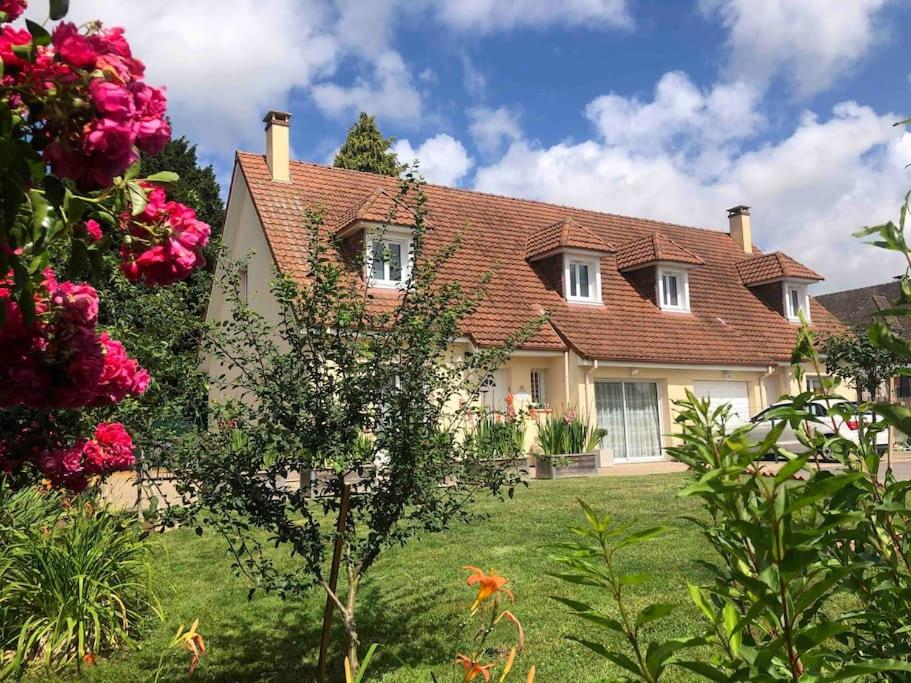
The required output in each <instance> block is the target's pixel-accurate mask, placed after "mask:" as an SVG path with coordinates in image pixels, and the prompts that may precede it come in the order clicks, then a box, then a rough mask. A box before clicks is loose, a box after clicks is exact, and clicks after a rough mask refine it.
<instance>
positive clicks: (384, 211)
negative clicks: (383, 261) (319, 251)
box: [334, 187, 414, 232]
mask: <svg viewBox="0 0 911 683" xmlns="http://www.w3.org/2000/svg"><path fill="white" fill-rule="evenodd" d="M409 199H411V198H410V197H408V196H402V194H401V193H400V192H398V190H397V189H396V188H392V189H390V188H385V187H378V188H377V189H376V190H375V191H374V192H371V193H370V194H369V195H368V196H367V198H366V199H365V200H364V201H362V202H360V203H359V204H356V205H355V206H353V207H351V210H350V211H347V212H345V214H344V215H343V216H342V218H341V220H339V221H338V224H337V225H336V226H335V230H334V231H335V232H342V231H344V230H345V228H347V227H349V226H351V225H352V224H354V223H357V222H358V221H372V222H376V223H387V222H388V223H395V224H398V225H410V224H411V223H412V221H413V220H414V202H413V201H409Z"/></svg>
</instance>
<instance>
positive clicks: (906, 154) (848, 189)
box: [474, 77, 911, 291]
mask: <svg viewBox="0 0 911 683" xmlns="http://www.w3.org/2000/svg"><path fill="white" fill-rule="evenodd" d="M665 78H667V77H665ZM662 80H665V79H662ZM660 90H661V89H660V88H658V89H656V97H655V100H654V101H653V102H649V103H643V102H640V101H638V100H628V101H626V102H625V103H624V102H620V101H619V100H611V104H610V106H609V107H607V108H606V109H605V107H604V106H603V105H604V101H603V100H601V102H600V105H598V106H596V105H595V103H596V102H598V100H595V101H594V102H592V104H590V105H589V107H588V108H587V110H586V111H587V113H588V115H589V116H590V117H593V119H594V120H595V121H596V122H597V128H598V131H599V136H598V137H597V138H596V139H591V140H585V141H581V142H577V143H567V142H564V143H559V144H556V145H553V146H550V147H542V146H539V145H535V144H532V143H530V142H528V141H526V140H524V139H520V140H518V141H516V142H514V143H513V144H512V145H511V146H510V147H509V149H508V151H507V152H506V154H505V155H504V156H503V157H502V158H501V159H499V160H498V161H496V162H494V163H492V164H489V165H487V166H483V167H481V168H479V169H478V171H477V173H476V175H475V180H474V185H475V187H476V188H477V189H479V190H484V191H489V192H497V193H502V194H508V195H514V196H523V197H530V198H534V199H540V200H543V201H549V202H555V203H561V204H569V205H572V206H579V207H585V208H591V209H597V210H602V211H608V212H612V213H618V214H625V215H632V216H643V217H649V218H656V219H660V220H667V221H671V222H676V223H684V224H690V225H697V226H706V227H713V228H717V229H722V230H725V229H727V220H726V218H725V213H724V210H725V209H726V208H727V207H729V206H733V205H735V204H741V203H743V204H749V205H751V206H752V207H753V225H754V227H753V238H754V241H755V242H756V243H757V244H758V245H759V246H760V247H761V248H763V249H766V250H774V249H782V250H784V251H787V252H788V253H790V254H791V255H793V256H794V257H795V258H797V259H798V260H801V261H802V262H804V263H806V264H807V265H809V266H811V267H812V268H814V269H816V270H818V271H819V272H820V273H822V274H823V275H826V276H827V282H826V283H825V284H824V285H823V286H822V287H821V290H820V291H823V290H832V289H840V288H845V287H850V286H855V285H856V286H860V285H864V284H870V283H873V282H877V281H882V280H885V279H888V278H889V277H890V276H891V275H893V274H895V273H897V272H898V271H899V270H900V268H901V260H900V259H899V258H896V257H892V256H890V255H888V254H885V253H884V252H882V250H878V249H875V248H873V247H867V246H862V245H861V244H860V243H859V242H858V241H857V240H856V239H854V238H853V237H852V236H851V234H852V232H854V231H855V230H857V229H858V228H859V227H861V226H863V225H868V224H874V223H878V222H881V221H883V220H886V219H889V218H891V217H893V216H895V214H896V213H897V207H898V204H899V202H900V200H901V197H902V195H903V193H904V191H905V190H906V189H907V187H908V185H909V182H911V174H909V172H908V171H907V170H906V169H905V168H904V166H905V164H906V163H908V162H911V134H909V133H904V132H902V131H900V130H898V129H896V128H894V127H893V126H892V123H893V122H894V121H895V120H896V118H897V115H894V114H877V113H876V112H874V111H873V110H872V109H870V108H869V107H864V106H860V105H858V104H856V103H854V102H844V103H841V104H839V105H837V106H836V107H835V108H834V109H833V110H832V111H831V112H830V113H829V114H828V115H827V116H826V117H824V118H819V117H817V116H815V115H813V114H812V113H809V112H807V113H805V114H804V115H803V117H802V118H801V120H800V121H799V123H798V124H797V125H796V126H795V128H794V129H793V130H792V131H791V133H790V135H787V136H786V137H785V138H784V139H782V140H780V141H778V142H770V143H767V144H764V145H761V146H759V147H758V148H756V149H752V150H746V151H745V150H744V149H743V148H742V146H739V145H729V146H727V147H722V148H719V147H718V146H717V142H716V141H715V139H713V135H715V136H719V135H720V138H721V139H731V137H732V136H734V135H735V134H734V133H732V132H728V133H723V134H722V133H713V134H708V133H707V131H710V130H711V129H712V128H713V124H714V122H715V121H716V120H717V128H718V130H720V131H723V130H725V127H726V124H725V117H726V116H727V114H726V112H724V111H722V112H720V113H717V114H712V113H711V111H712V108H711V107H710V106H708V105H706V104H705V102H706V101H710V100H711V96H712V92H714V91H710V92H709V93H701V95H700V97H696V98H694V99H693V101H694V102H696V103H697V105H699V106H695V107H693V106H687V107H684V108H683V109H682V111H689V112H696V114H695V115H693V116H692V117H690V119H689V123H683V124H679V126H680V130H681V131H682V133H681V135H685V136H686V137H687V142H686V144H687V145H690V146H692V148H693V154H691V155H690V154H672V153H669V152H668V149H670V147H668V145H670V144H671V143H668V142H667V140H666V139H662V140H660V141H659V142H657V143H656V142H655V141H654V140H652V139H651V138H650V136H649V131H650V130H657V128H656V127H660V128H663V126H660V124H659V123H658V122H659V121H664V120H665V114H666V112H665V111H663V109H665V108H662V107H660V106H658V104H657V103H658V102H659V101H661V100H662V99H665V98H663V96H662V95H660V92H659V91H660ZM683 90H684V91H687V90H688V88H686V87H684V88H683ZM691 94H692V93H691ZM611 97H616V96H611ZM700 98H701V99H700ZM599 99H600V98H599ZM669 101H672V102H677V101H678V100H677V99H676V98H670V100H669ZM700 103H701V104H700ZM669 109H670V110H676V107H669ZM604 111H609V112H610V116H609V117H608V119H606V120H610V121H614V122H624V123H626V124H628V125H630V126H631V127H632V131H627V132H620V133H617V132H615V131H614V130H613V129H612V128H609V127H606V126H605V125H604V124H605V121H606V120H605V119H604V117H603V114H604ZM646 111H648V112H649V113H648V115H646V114H644V113H643V112H646ZM596 113H597V115H595V114H596ZM670 125H671V126H672V127H673V125H674V124H670ZM671 146H673V145H671ZM706 155H709V156H710V157H711V158H714V159H715V162H716V163H714V164H707V163H705V159H706Z"/></svg>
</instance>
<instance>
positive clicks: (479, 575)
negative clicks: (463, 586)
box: [463, 565, 515, 614]
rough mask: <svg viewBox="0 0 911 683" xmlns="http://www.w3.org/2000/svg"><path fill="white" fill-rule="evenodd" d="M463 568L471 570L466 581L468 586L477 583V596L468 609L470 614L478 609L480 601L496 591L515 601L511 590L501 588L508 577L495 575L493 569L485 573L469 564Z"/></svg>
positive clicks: (507, 580) (507, 581)
mask: <svg viewBox="0 0 911 683" xmlns="http://www.w3.org/2000/svg"><path fill="white" fill-rule="evenodd" d="M463 569H466V570H468V571H470V572H473V573H472V574H471V576H469V577H468V580H467V581H466V583H467V584H468V585H469V586H473V585H474V584H478V596H477V597H476V598H475V601H474V603H473V604H472V606H471V609H470V610H469V611H470V612H471V613H472V614H474V613H475V612H476V611H477V610H478V607H480V605H481V603H482V602H484V601H485V600H487V598H489V597H490V596H492V595H494V594H496V593H506V595H508V596H509V599H510V600H512V601H513V602H515V597H514V596H513V594H512V591H510V590H508V589H506V588H503V586H505V585H506V584H507V583H509V579H507V578H504V577H502V576H497V574H496V572H494V571H493V570H491V572H490V574H485V573H484V570H483V569H479V568H478V567H472V566H471V565H466V566H465V567H463Z"/></svg>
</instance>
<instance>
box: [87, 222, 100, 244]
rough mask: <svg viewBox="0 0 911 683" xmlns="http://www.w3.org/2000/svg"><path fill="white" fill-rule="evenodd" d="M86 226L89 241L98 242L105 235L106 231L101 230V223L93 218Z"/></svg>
mask: <svg viewBox="0 0 911 683" xmlns="http://www.w3.org/2000/svg"><path fill="white" fill-rule="evenodd" d="M84 228H85V234H86V237H87V238H88V241H89V242H97V241H98V240H100V239H101V238H102V237H104V233H103V232H102V231H101V224H100V223H99V222H98V221H96V220H94V219H92V218H90V219H89V220H87V221H86V222H85V225H84Z"/></svg>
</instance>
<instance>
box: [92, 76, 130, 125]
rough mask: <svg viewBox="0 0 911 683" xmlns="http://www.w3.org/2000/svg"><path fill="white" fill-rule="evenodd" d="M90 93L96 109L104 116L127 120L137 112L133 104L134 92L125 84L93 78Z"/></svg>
mask: <svg viewBox="0 0 911 683" xmlns="http://www.w3.org/2000/svg"><path fill="white" fill-rule="evenodd" d="M89 93H90V94H91V96H92V102H93V103H94V105H95V110H96V111H97V112H98V113H99V114H101V115H102V116H105V117H108V118H112V119H115V120H117V121H126V120H127V119H129V118H131V117H133V115H134V114H135V113H136V107H135V106H134V105H133V94H132V93H131V92H130V91H129V90H127V89H126V88H124V87H123V86H120V85H117V84H116V83H111V82H109V81H104V80H101V79H100V78H96V79H93V80H92V82H91V83H90V84H89Z"/></svg>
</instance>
